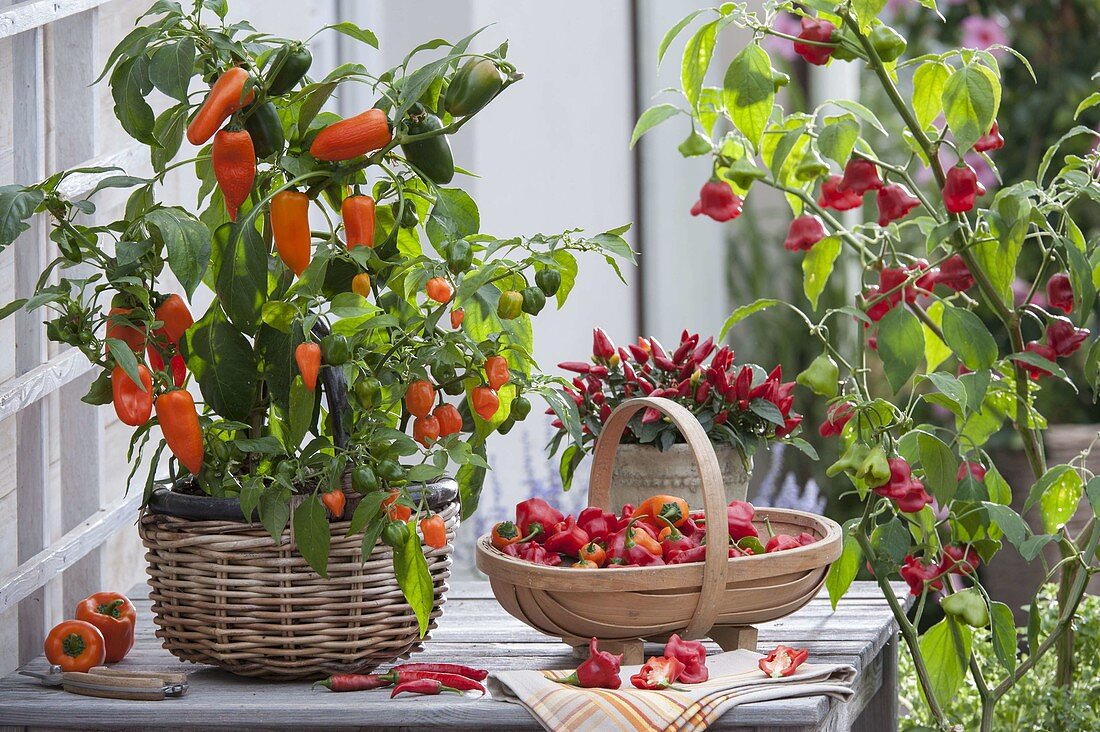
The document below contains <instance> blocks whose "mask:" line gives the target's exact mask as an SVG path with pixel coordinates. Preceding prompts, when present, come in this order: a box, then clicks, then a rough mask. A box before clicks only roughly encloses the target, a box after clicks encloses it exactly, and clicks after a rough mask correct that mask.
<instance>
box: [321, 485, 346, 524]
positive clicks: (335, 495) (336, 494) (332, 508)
mask: <svg viewBox="0 0 1100 732" xmlns="http://www.w3.org/2000/svg"><path fill="white" fill-rule="evenodd" d="M347 502H348V497H347V496H345V495H344V492H343V491H342V490H340V489H339V488H336V489H334V490H331V491H327V492H325V493H322V494H321V503H323V504H325V508H327V509H328V510H329V513H331V514H332V515H333V517H335V518H340V517H341V516H343V515H344V506H345V505H347Z"/></svg>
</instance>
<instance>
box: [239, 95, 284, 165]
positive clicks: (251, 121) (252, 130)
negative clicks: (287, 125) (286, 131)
mask: <svg viewBox="0 0 1100 732" xmlns="http://www.w3.org/2000/svg"><path fill="white" fill-rule="evenodd" d="M245 114H246V115H247V116H246V117H245V119H244V128H245V129H246V130H248V136H249V137H251V138H252V147H253V148H255V150H256V157H257V158H260V159H261V160H262V159H263V158H268V157H271V156H272V155H274V154H275V153H277V152H281V151H282V149H283V145H285V144H286V137H285V136H284V135H283V123H282V121H281V120H280V119H279V112H278V111H277V110H276V109H275V105H274V104H272V103H271V102H264V103H263V104H261V105H259V106H256V105H255V104H253V105H251V106H250V107H249V108H248V109H246V110H245Z"/></svg>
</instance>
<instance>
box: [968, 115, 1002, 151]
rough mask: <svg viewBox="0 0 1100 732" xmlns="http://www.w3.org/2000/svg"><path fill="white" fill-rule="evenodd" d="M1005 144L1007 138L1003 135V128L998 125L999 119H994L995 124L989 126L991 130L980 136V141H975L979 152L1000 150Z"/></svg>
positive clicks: (975, 147)
mask: <svg viewBox="0 0 1100 732" xmlns="http://www.w3.org/2000/svg"><path fill="white" fill-rule="evenodd" d="M1004 146H1005V139H1004V138H1003V137H1001V130H1000V128H999V127H997V120H993V126H992V127H990V128H989V132H987V133H986V134H984V135H982V136H981V137H979V138H978V141H977V142H975V143H974V149H975V150H977V151H978V152H989V151H990V150H1000V149H1001V148H1002V147H1004Z"/></svg>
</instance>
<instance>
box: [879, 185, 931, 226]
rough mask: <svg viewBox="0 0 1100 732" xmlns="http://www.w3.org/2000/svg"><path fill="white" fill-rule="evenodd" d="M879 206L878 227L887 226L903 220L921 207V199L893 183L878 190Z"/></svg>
mask: <svg viewBox="0 0 1100 732" xmlns="http://www.w3.org/2000/svg"><path fill="white" fill-rule="evenodd" d="M875 202H876V203H877V204H878V225H879V226H886V225H887V224H889V223H890V222H891V221H897V220H898V219H903V218H905V217H906V216H908V215H909V212H910V211H912V210H913V209H914V208H916V207H917V206H919V205H920V199H919V198H917V197H916V196H914V195H913V194H912V193H910V192H909V189H908V188H906V187H905V186H903V185H901V184H899V183H891V184H890V185H888V186H883V187H882V188H879V189H878V194H877V195H876V196H875Z"/></svg>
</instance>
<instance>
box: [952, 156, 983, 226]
mask: <svg viewBox="0 0 1100 732" xmlns="http://www.w3.org/2000/svg"><path fill="white" fill-rule="evenodd" d="M982 195H985V186H983V185H982V183H981V181H979V180H978V174H977V173H975V172H974V168H972V167H970V166H969V165H968V164H967V163H964V162H963V161H961V160H960V161H959V164H958V165H956V166H954V167H953V168H951V170H949V171H947V180H945V181H944V183H943V205H944V206H946V207H947V210H948V211H950V212H951V213H964V212H966V211H969V210H970V209H972V208H974V199H976V198H977V197H978V196H982Z"/></svg>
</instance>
